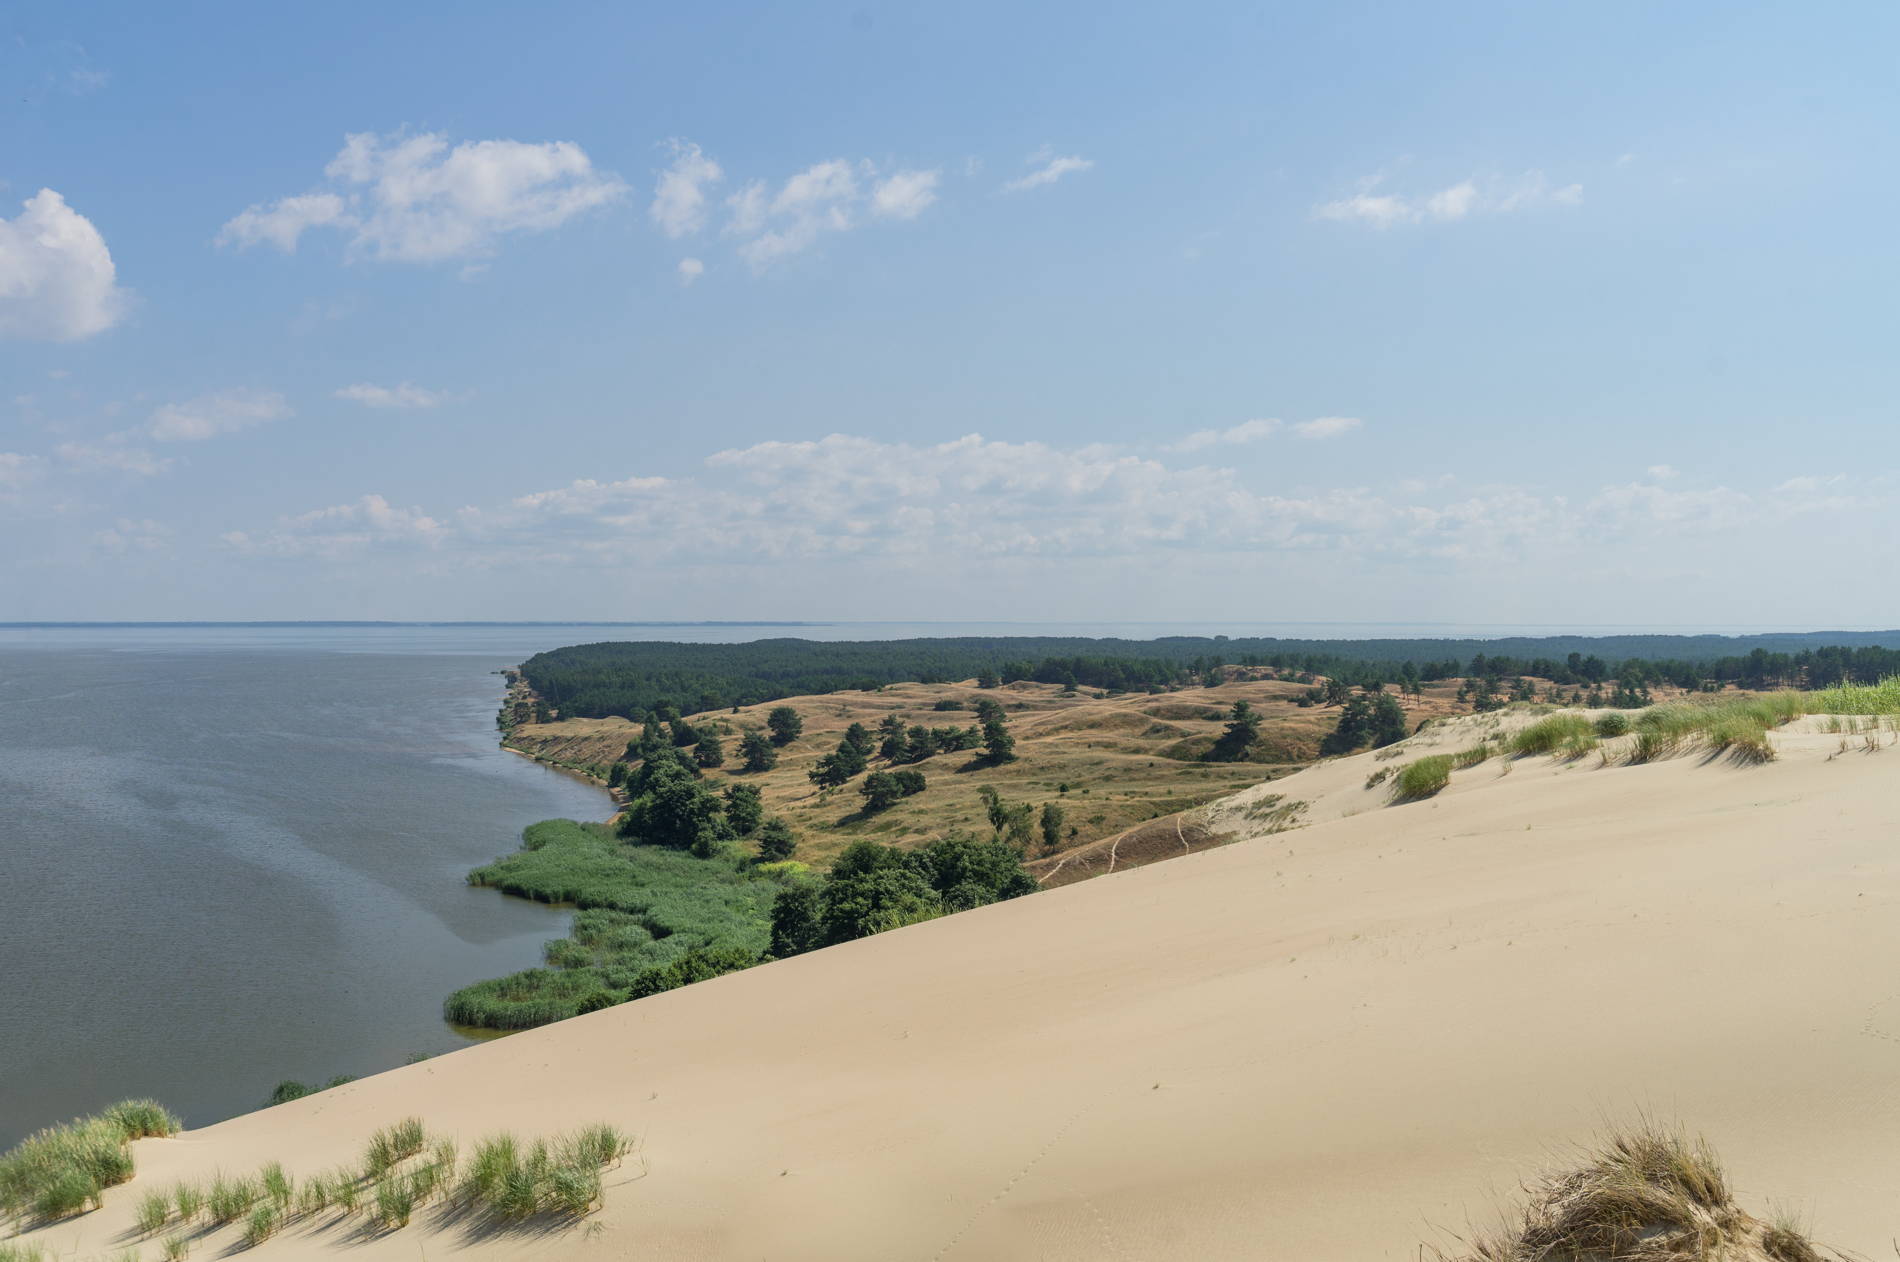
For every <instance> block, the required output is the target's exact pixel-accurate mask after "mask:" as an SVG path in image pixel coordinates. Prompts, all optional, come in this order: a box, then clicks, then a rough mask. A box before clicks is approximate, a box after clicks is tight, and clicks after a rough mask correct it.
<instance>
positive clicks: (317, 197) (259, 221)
mask: <svg viewBox="0 0 1900 1262" xmlns="http://www.w3.org/2000/svg"><path fill="white" fill-rule="evenodd" d="M348 222H350V216H349V209H348V203H346V202H345V201H344V200H343V199H342V198H341V197H339V196H337V195H336V194H335V193H305V194H303V195H302V196H301V197H280V198H278V199H277V200H276V201H274V202H272V203H270V204H269V205H268V206H252V207H251V208H250V209H248V210H246V211H243V212H242V213H240V214H239V215H238V216H237V217H235V218H234V219H232V220H231V221H230V222H229V223H227V224H225V225H224V227H222V228H220V229H219V230H218V243H219V244H221V245H227V244H228V245H235V246H237V247H238V248H239V249H240V250H242V249H248V248H250V247H251V246H254V245H263V244H269V245H274V246H276V247H277V248H278V249H280V250H282V251H283V252H284V253H286V254H295V253H296V252H297V239H298V238H299V237H301V236H303V234H304V233H305V232H307V231H309V230H310V229H312V228H322V227H326V226H328V225H330V224H347V223H348Z"/></svg>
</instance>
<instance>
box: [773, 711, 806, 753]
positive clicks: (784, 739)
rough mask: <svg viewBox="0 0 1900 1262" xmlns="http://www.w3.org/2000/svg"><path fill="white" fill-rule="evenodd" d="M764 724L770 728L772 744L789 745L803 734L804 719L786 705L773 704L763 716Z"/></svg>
mask: <svg viewBox="0 0 1900 1262" xmlns="http://www.w3.org/2000/svg"><path fill="white" fill-rule="evenodd" d="M765 726H766V727H768V728H770V729H771V732H772V743H773V744H774V745H789V744H791V743H792V742H793V741H795V740H797V739H798V738H799V737H800V736H802V735H803V734H804V731H805V720H804V719H803V718H801V717H800V716H799V713H798V711H796V710H794V709H792V707H790V706H788V705H781V706H773V707H772V712H771V713H770V714H768V715H766V716H765Z"/></svg>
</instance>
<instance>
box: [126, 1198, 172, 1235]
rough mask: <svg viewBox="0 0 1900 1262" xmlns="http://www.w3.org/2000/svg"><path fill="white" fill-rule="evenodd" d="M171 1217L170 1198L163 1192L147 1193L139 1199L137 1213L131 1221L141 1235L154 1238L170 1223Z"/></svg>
mask: <svg viewBox="0 0 1900 1262" xmlns="http://www.w3.org/2000/svg"><path fill="white" fill-rule="evenodd" d="M171 1217H172V1198H171V1197H169V1196H167V1195H166V1194H165V1193H163V1192H147V1193H146V1194H145V1195H144V1196H142V1197H140V1198H139V1207H138V1211H137V1213H135V1214H134V1215H133V1218H132V1221H133V1222H134V1223H136V1224H137V1225H138V1229H139V1231H140V1233H141V1234H143V1235H147V1236H156V1235H157V1234H158V1233H159V1231H160V1230H161V1229H163V1228H164V1226H165V1224H166V1223H168V1222H170V1221H171Z"/></svg>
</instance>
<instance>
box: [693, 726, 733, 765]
mask: <svg viewBox="0 0 1900 1262" xmlns="http://www.w3.org/2000/svg"><path fill="white" fill-rule="evenodd" d="M693 761H694V762H696V763H698V764H699V765H700V766H702V767H721V766H724V765H725V762H726V743H725V742H724V741H722V740H720V739H719V733H718V732H717V731H715V730H714V729H713V728H712V726H711V725H710V724H709V725H707V726H705V727H702V728H700V729H699V742H698V743H697V744H696V745H694V746H693Z"/></svg>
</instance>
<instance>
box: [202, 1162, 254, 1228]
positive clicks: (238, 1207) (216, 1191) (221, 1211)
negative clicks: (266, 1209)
mask: <svg viewBox="0 0 1900 1262" xmlns="http://www.w3.org/2000/svg"><path fill="white" fill-rule="evenodd" d="M263 1196H264V1188H263V1186H262V1185H261V1184H259V1183H258V1181H257V1180H256V1179H239V1178H227V1177H225V1175H223V1174H222V1173H219V1174H215V1175H213V1176H212V1177H211V1190H210V1191H209V1192H207V1193H205V1212H206V1213H207V1214H209V1215H210V1216H211V1221H212V1222H214V1223H216V1224H217V1225H218V1226H220V1227H222V1226H224V1225H225V1224H226V1223H234V1222H236V1221H237V1220H238V1219H240V1218H242V1217H244V1216H245V1215H246V1214H248V1213H250V1212H251V1208H252V1207H253V1206H254V1205H256V1204H257V1202H258V1201H259V1200H261V1199H263Z"/></svg>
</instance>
